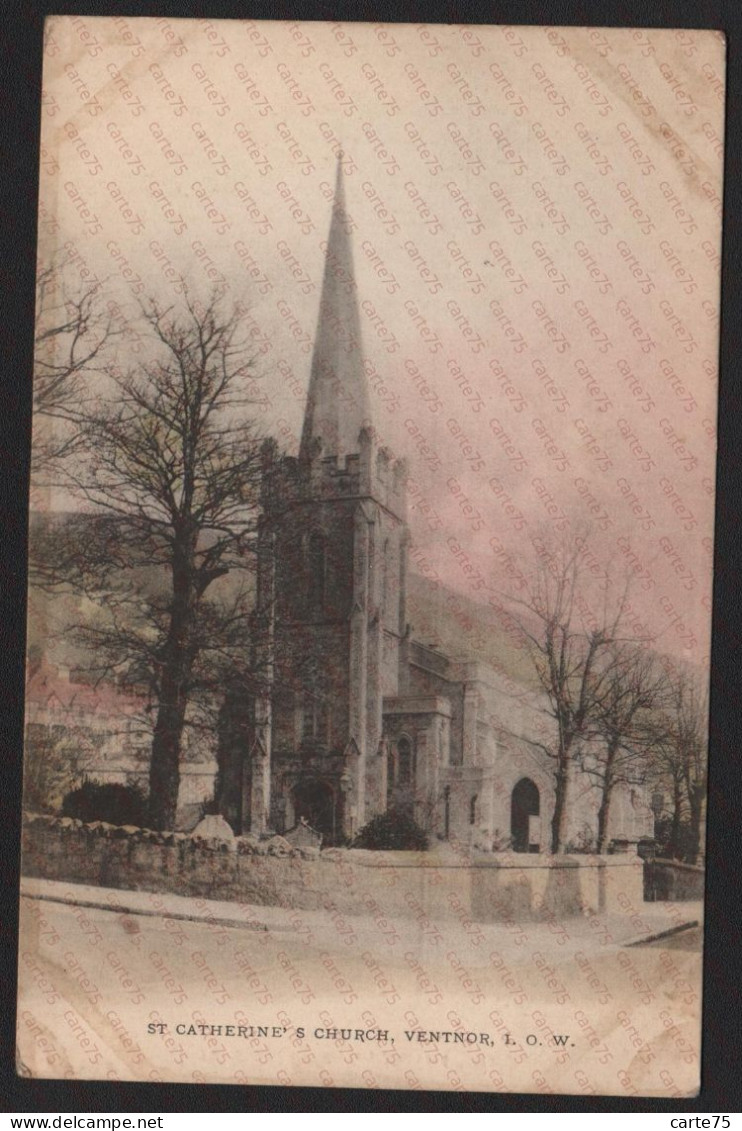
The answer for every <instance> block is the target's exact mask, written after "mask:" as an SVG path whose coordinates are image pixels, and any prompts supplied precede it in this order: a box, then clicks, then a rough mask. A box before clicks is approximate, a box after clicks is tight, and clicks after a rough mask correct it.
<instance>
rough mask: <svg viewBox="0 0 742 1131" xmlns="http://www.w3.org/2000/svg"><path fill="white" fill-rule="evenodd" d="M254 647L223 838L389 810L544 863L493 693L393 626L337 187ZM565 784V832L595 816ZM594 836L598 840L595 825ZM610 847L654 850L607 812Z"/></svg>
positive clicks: (503, 707)
mask: <svg viewBox="0 0 742 1131" xmlns="http://www.w3.org/2000/svg"><path fill="white" fill-rule="evenodd" d="M263 457H264V462H263V470H262V488H261V496H262V517H261V520H260V528H259V534H258V567H257V572H258V576H257V594H256V610H255V628H256V638H257V640H258V641H259V643H258V645H257V647H256V655H255V658H254V661H255V663H254V666H255V670H256V672H257V680H258V683H259V686H260V690H259V691H258V692H257V693H256V694H255V695H254V696H253V697H252V698H251V699H250V701H249V703H248V702H245V701H244V695H243V697H242V699H240V696H239V694H238V695H237V697H236V700H235V701H234V702H233V703H232V708H233V710H236V713H237V714H238V715H239V714H240V711H241V713H242V718H243V725H242V726H241V727H237V728H236V729H235V728H233V729H232V730H231V732H230V733H231V739H222V740H220V756H219V762H220V772H219V784H218V787H217V797H216V801H217V804H218V806H219V809H220V811H221V812H222V814H223V815H224V816H225V817H226V819H227V820H228V821H229V822H230V824H231V825H232V827H233V829H234V830H235V831H236V832H237V833H244V832H248V831H249V832H252V833H253V834H257V835H260V834H261V833H264V832H266V831H275V832H279V833H282V832H286V831H289V830H291V829H292V828H293V827H294V826H296V825H297V824H298V823H299V822H300V821H301V820H302V819H303V820H305V821H306V822H308V823H309V824H310V825H311V826H313V827H314V828H315V829H316V830H317V831H319V832H320V833H321V834H322V837H323V843H324V844H325V845H332V844H344V843H348V842H349V841H351V840H352V838H353V837H354V836H355V835H356V834H357V833H358V831H359V830H360V829H361V828H362V827H363V826H364V825H365V824H366V823H367V822H368V821H369V820H370V819H371V818H373V817H374V816H376V815H377V814H380V813H383V812H385V811H387V810H389V809H402V810H406V811H407V812H409V813H410V814H411V815H413V816H414V818H415V820H416V821H417V822H418V824H420V825H422V826H423V827H424V828H425V829H426V830H427V831H428V833H429V835H430V836H431V838H432V839H436V838H437V839H440V840H449V841H451V842H453V843H456V844H459V845H464V846H467V847H473V848H479V849H483V850H491V849H492V848H493V847H494V848H497V847H501V848H511V849H514V850H515V851H521V852H539V851H546V850H547V846H548V843H549V835H550V829H549V823H550V820H551V811H552V806H553V779H552V772H551V767H550V765H549V763H548V760H546V759H544V758H543V757H542V756H540V755H539V754H538V751H537V750H536V749H535V748H533V747H531V746H529V744H527V743H526V742H524V741H519V740H517V739H514V738H512V737H507V736H505V735H504V733H503V729H502V724H501V722H500V720H501V719H502V717H503V714H506V715H507V717H508V719H509V721H510V723H511V726H510V729H509V734H511V735H512V734H513V733H517V731H518V730H519V729H520V728H521V727H524V728H525V727H527V722H526V719H525V718H523V717H521V718H518V717H517V716H518V714H519V713H520V714H521V715H522V714H523V713H524V712H527V707H525V706H523V702H524V699H523V698H522V697H516V701H515V702H514V703H511V702H510V699H511V698H512V696H510V698H509V699H507V700H506V699H505V694H506V693H505V691H504V690H503V686H502V684H503V680H502V676H501V675H499V674H498V673H496V672H494V671H493V670H491V669H489V668H488V667H487V665H485V664H483V663H481V662H479V661H471V660H469V661H467V659H466V658H458V657H457V658H453V657H450V656H447V655H444V654H442V652H441V651H439V650H438V649H437V648H436V647H433V646H431V645H429V644H424V643H422V642H421V641H419V640H416V639H415V637H414V632H413V628H412V627H411V626H410V624H409V623H408V620H407V607H406V605H407V591H408V549H409V543H410V533H409V528H408V522H407V503H406V488H405V483H406V479H407V471H406V466H405V463H404V461H403V460H401V459H397V458H396V457H395V456H394V454H393V453H392V452H391V451H389V450H388V449H387V448H385V447H383V446H379V445H378V443H377V438H376V433H375V430H374V428H373V423H372V418H371V410H370V405H369V396H368V389H367V381H366V374H365V371H364V362H363V355H362V349H361V327H360V318H359V310H358V303H357V298H356V286H355V283H354V272H353V262H352V250H351V246H350V238H349V236H348V234H347V231H346V226H345V223H344V196H343V185H342V177H341V174H340V170H338V179H337V186H336V193H335V200H334V206H333V213H332V219H331V224H330V233H329V237H328V242H327V250H326V260H325V267H324V278H323V284H322V295H321V302H320V312H319V324H318V328H317V333H316V338H315V345H314V353H313V357H312V363H311V374H310V381H309V390H308V395H307V401H306V409H305V416H304V422H303V431H302V436H301V443H300V448H299V453H298V457H288V456H283V455H279V454H278V449H277V447H276V445H275V444H273V443H272V442H267V443H266V444H265V446H264V451H263ZM591 793H592V790H591V787H590V786H589V785H588V784H585V785H583V786H578V784H577V783H575V787H574V794H575V813H574V816H573V821H572V822H571V823H572V824H573V825H574V827H575V829H578V828H579V827H580V823H581V819H582V820H584V818H585V817H586V816H587V817H594V814H595V810H596V808H597V800H596V798H595V797H594V796H592V795H591ZM593 823H594V822H593ZM612 824H613V826H614V828H613V829H612V833H611V835H613V836H615V837H617V838H623V839H627V840H629V841H635V840H637V839H638V838H639V837H640V836H642V835H645V834H646V832H647V829H649V831H650V833H651V814H650V813H649V810H648V809H647V808H646V806H645V805H643V804H641V803H637V801H636V799H635V798H629V797H622V798H616V801H615V804H614V814H613V821H612Z"/></svg>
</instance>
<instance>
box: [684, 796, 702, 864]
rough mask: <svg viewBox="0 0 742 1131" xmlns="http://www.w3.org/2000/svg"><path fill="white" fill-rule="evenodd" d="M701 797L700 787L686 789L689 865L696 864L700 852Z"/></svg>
mask: <svg viewBox="0 0 742 1131" xmlns="http://www.w3.org/2000/svg"><path fill="white" fill-rule="evenodd" d="M703 795H704V789H703V786H702V785H698V784H696V785H692V786H690V787H689V789H688V804H689V806H690V850H689V854H688V863H689V864H696V863H697V862H698V855H699V853H700V851H701V825H702V817H703Z"/></svg>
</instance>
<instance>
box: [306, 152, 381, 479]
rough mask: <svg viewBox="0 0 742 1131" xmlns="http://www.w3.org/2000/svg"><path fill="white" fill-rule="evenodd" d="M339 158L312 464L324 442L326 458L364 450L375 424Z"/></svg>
mask: <svg viewBox="0 0 742 1131" xmlns="http://www.w3.org/2000/svg"><path fill="white" fill-rule="evenodd" d="M341 158H342V153H341V154H340V156H339V157H338V167H337V177H336V181H335V199H334V202H333V207H332V220H331V222H330V234H329V237H328V240H327V254H326V257H325V272H324V278H323V280H322V297H321V299H320V307H319V320H318V324H317V334H316V337H315V342H314V355H313V357H312V371H311V376H310V379H309V392H308V394H307V407H306V411H305V414H304V428H303V430H302V436H301V449H300V456H301V458H302V459H309V457H310V456H311V455H312V452H313V447H314V442H315V441H316V440H320V441H321V442H322V449H323V452H324V454H325V455H338V456H341V455H348V454H351V453H355V452H357V451H358V450H359V443H358V433H359V432H360V430H361V427H362V425H363V423H364V421H365V422H368V421H369V419H370V410H369V402H368V390H367V388H366V378H365V374H364V372H363V358H362V354H361V325H360V318H359V314H358V304H357V301H356V283H355V275H354V273H353V255H352V251H351V245H350V238H349V236H348V232H347V227H346V225H347V213H346V210H345V193H344V189H343V174H342V169H341Z"/></svg>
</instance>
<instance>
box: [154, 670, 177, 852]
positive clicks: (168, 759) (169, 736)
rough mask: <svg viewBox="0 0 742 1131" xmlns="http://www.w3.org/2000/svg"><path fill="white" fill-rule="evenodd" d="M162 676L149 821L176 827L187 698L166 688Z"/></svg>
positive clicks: (162, 827) (160, 827)
mask: <svg viewBox="0 0 742 1131" xmlns="http://www.w3.org/2000/svg"><path fill="white" fill-rule="evenodd" d="M166 683H167V684H172V681H171V680H167V681H166V680H165V679H163V686H162V695H161V699H160V708H159V710H158V712H157V722H156V723H155V733H154V737H153V740H152V760H151V762H150V767H149V821H150V825H151V826H152V828H153V829H158V830H167V831H170V830H172V829H174V828H175V815H176V812H177V809H178V793H179V790H180V748H181V743H182V737H183V727H184V725H185V709H186V699H185V696H184V695H183V694H178V693H177V692H173V691H172V689H171V688H168V689H167V690H166Z"/></svg>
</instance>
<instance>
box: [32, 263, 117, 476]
mask: <svg viewBox="0 0 742 1131" xmlns="http://www.w3.org/2000/svg"><path fill="white" fill-rule="evenodd" d="M71 273H72V272H71V269H70V266H69V264H68V261H67V259H66V258H65V257H64V256H61V255H57V256H55V257H52V258H51V259H50V260H49V261H48V262H46V263H40V264H39V267H38V273H37V276H36V328H35V334H34V377H33V411H34V436H33V453H32V454H33V459H32V472H33V476H34V480H35V481H36V482H39V481H41V480H44V479H46V478H47V477H48V476H49V475H50V473H51V472H52V470H53V468H54V467H55V466H56V465H57V464H58V462H59V461H60V460H61V459H64V458H65V457H67V456H69V455H71V453H72V452H73V451H74V449H75V448H76V447H77V446H78V444H79V443H80V440H81V437H80V434H79V432H78V430H77V428H76V426H75V425H76V422H77V420H78V415H79V411H80V406H81V404H82V403H83V402H84V401H85V399H86V382H85V377H86V376H87V375H88V374H89V373H90V371H91V370H93V369H95V368H96V367H98V366H100V364H101V362H102V357H103V354H104V352H105V346H106V344H107V343H108V342H109V340H110V339H111V337H112V336H113V335H114V334H116V333H117V332H118V326H117V324H116V320H115V319H114V317H113V315H112V314H111V313H110V311H108V310H106V309H105V308H104V305H103V302H102V295H101V283H100V281H98V280H96V281H94V282H90V283H87V282H84V281H79V282H78V283H77V284H75V283H73V282H71V279H70V276H71Z"/></svg>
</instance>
